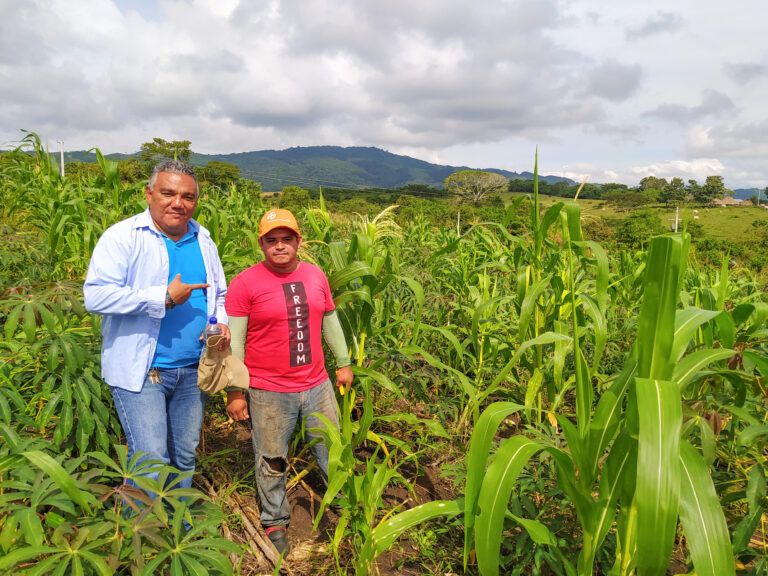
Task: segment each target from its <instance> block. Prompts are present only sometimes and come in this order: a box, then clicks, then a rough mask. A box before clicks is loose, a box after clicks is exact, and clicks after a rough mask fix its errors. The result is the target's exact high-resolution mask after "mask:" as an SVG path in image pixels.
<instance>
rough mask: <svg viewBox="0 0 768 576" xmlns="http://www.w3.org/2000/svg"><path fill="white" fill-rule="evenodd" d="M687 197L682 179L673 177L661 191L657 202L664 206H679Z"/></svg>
mask: <svg viewBox="0 0 768 576" xmlns="http://www.w3.org/2000/svg"><path fill="white" fill-rule="evenodd" d="M687 197H688V190H686V189H685V182H683V179H682V178H677V177H675V178H672V180H670V182H669V184H667V185H666V186H664V188H663V189H662V190H661V193H660V194H659V201H660V202H663V203H664V204H668V205H672V206H679V205H680V204H682V203H683V202H685V200H686V198H687Z"/></svg>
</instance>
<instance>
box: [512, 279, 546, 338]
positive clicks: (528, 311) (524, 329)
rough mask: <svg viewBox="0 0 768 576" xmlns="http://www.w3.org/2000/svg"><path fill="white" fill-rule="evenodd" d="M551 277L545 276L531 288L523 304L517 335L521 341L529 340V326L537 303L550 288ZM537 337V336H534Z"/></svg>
mask: <svg viewBox="0 0 768 576" xmlns="http://www.w3.org/2000/svg"><path fill="white" fill-rule="evenodd" d="M550 279H551V276H545V277H544V278H542V279H540V280H539V281H538V282H536V283H535V284H534V285H533V286H531V287H530V288H529V289H528V291H527V293H526V295H525V299H524V300H523V304H522V306H521V307H520V316H519V318H518V321H517V335H518V338H519V339H520V340H528V336H529V334H528V333H529V326H530V323H531V320H532V318H533V314H534V311H535V309H536V301H537V300H538V299H539V296H541V295H542V294H543V293H544V291H545V290H546V289H547V288H548V287H549V281H550ZM532 336H534V337H535V336H536V334H532Z"/></svg>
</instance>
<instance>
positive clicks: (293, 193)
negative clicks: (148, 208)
mask: <svg viewBox="0 0 768 576" xmlns="http://www.w3.org/2000/svg"><path fill="white" fill-rule="evenodd" d="M309 202H310V196H309V190H304V188H301V187H299V186H286V187H285V188H283V191H282V192H280V198H279V199H278V201H277V206H278V207H279V208H285V209H286V210H290V211H291V212H297V211H298V210H300V209H301V208H308V207H309Z"/></svg>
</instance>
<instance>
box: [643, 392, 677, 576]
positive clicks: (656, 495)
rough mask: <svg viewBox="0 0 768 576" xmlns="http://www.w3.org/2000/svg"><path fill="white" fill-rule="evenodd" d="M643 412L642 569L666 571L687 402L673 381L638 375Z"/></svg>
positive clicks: (672, 531) (674, 520)
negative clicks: (683, 420) (685, 404)
mask: <svg viewBox="0 0 768 576" xmlns="http://www.w3.org/2000/svg"><path fill="white" fill-rule="evenodd" d="M635 382H636V384H635V389H636V394H637V406H638V412H639V416H640V420H639V424H640V429H639V438H638V455H637V488H636V494H635V497H636V500H637V551H638V554H637V567H638V574H640V575H646V574H660V575H663V574H664V573H665V571H666V568H667V564H668V561H669V557H670V555H671V553H672V546H673V545H674V542H675V532H676V528H677V513H678V506H679V502H680V429H681V427H682V418H683V415H682V404H681V401H680V389H679V388H678V387H677V385H676V384H675V383H674V382H670V381H664V380H652V379H647V378H637V379H636V381H635Z"/></svg>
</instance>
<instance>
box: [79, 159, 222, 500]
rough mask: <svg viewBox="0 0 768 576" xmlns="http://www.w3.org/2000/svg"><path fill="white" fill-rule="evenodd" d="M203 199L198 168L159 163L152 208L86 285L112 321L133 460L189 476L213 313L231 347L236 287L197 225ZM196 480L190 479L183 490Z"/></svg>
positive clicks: (118, 396)
mask: <svg viewBox="0 0 768 576" xmlns="http://www.w3.org/2000/svg"><path fill="white" fill-rule="evenodd" d="M198 196H199V188H198V184H197V180H196V178H195V173H194V171H193V170H192V168H191V167H190V166H188V165H186V164H184V163H183V162H177V161H171V160H168V161H165V162H161V163H160V164H158V165H157V166H156V167H155V169H154V170H153V171H152V176H151V177H150V179H149V184H148V185H147V187H146V198H147V204H148V208H147V210H146V211H145V212H143V213H141V214H137V215H136V216H133V217H131V218H128V219H126V220H123V221H121V222H118V223H117V224H115V225H113V226H111V227H110V228H108V229H107V230H106V231H105V232H104V234H103V235H102V237H101V238H100V239H99V242H98V244H97V245H96V248H95V249H94V251H93V255H92V257H91V262H90V265H89V267H88V275H87V277H86V280H85V286H84V287H83V292H84V295H85V306H86V308H87V309H88V310H89V311H90V312H95V313H97V314H101V315H102V316H103V319H102V324H101V332H102V337H103V343H102V350H101V368H102V377H103V378H104V380H105V381H106V383H107V384H108V385H109V387H110V390H111V392H112V398H113V399H114V401H115V408H116V410H117V413H118V417H119V418H120V423H121V424H122V426H123V431H124V432H125V436H126V440H127V442H128V451H129V457H132V456H133V454H134V453H136V452H144V453H146V454H147V456H148V457H150V458H155V459H159V460H161V461H163V462H165V463H168V464H171V465H172V466H174V467H176V468H178V469H179V470H181V471H183V472H193V471H194V469H195V450H196V449H197V444H198V441H199V439H200V428H201V426H202V422H203V409H204V407H205V394H203V393H202V392H201V391H200V389H199V388H198V386H197V364H198V360H199V358H200V352H201V349H202V341H201V339H200V335H201V334H202V331H203V329H204V328H205V325H206V322H207V319H208V318H209V317H211V316H215V317H216V318H217V320H218V322H219V324H220V327H221V329H222V334H223V335H224V336H225V341H224V344H223V345H224V346H228V345H229V329H228V327H227V315H226V312H225V311H224V295H225V294H226V292H227V283H226V280H225V278H224V271H223V269H222V266H221V261H220V260H219V254H218V251H217V249H216V245H215V244H214V243H213V241H212V240H211V236H210V233H209V232H208V230H206V229H205V228H203V227H202V226H200V224H198V223H197V222H195V221H194V220H193V219H192V214H193V213H194V211H195V208H196V206H197V201H198ZM191 484H192V477H191V474H190V475H189V477H187V478H185V479H184V480H183V481H182V482H181V483H180V486H181V487H189V486H190V485H191Z"/></svg>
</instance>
